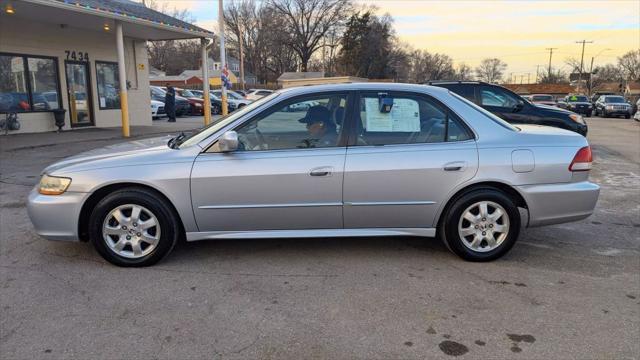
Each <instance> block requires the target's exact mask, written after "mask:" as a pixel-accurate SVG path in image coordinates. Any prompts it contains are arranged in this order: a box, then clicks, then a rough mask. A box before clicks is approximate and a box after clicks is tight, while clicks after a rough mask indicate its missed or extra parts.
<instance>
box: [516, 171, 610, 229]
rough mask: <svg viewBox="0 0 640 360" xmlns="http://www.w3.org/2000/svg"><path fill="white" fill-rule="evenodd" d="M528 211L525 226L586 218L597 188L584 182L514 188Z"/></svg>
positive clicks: (595, 196) (591, 210) (597, 192)
mask: <svg viewBox="0 0 640 360" xmlns="http://www.w3.org/2000/svg"><path fill="white" fill-rule="evenodd" d="M518 190H519V191H520V193H521V194H522V196H523V197H524V199H525V201H526V202H527V206H528V208H529V226H530V227H533V226H542V225H551V224H560V223H565V222H571V221H577V220H582V219H584V218H587V217H589V216H590V215H591V214H592V213H593V210H594V209H595V207H596V203H597V202H598V196H599V194H600V186H598V185H596V184H593V183H590V182H588V181H583V182H577V183H566V184H543V185H524V186H518Z"/></svg>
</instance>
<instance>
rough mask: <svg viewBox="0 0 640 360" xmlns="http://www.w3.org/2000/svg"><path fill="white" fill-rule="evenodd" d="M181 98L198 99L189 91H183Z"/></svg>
mask: <svg viewBox="0 0 640 360" xmlns="http://www.w3.org/2000/svg"><path fill="white" fill-rule="evenodd" d="M180 96H183V97H196V96H195V95H193V93H192V92H191V91H189V90H182V91H181V94H180Z"/></svg>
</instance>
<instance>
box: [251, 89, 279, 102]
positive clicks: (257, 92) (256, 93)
mask: <svg viewBox="0 0 640 360" xmlns="http://www.w3.org/2000/svg"><path fill="white" fill-rule="evenodd" d="M249 91H250V92H249V93H248V94H247V99H248V100H258V99H260V98H263V97H265V96H267V95H270V94H272V93H273V90H267V89H251V90H249Z"/></svg>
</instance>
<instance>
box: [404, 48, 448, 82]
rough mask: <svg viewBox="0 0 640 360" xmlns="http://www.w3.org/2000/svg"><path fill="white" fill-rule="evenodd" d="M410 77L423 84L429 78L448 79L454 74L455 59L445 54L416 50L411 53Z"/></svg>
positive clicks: (411, 79)
mask: <svg viewBox="0 0 640 360" xmlns="http://www.w3.org/2000/svg"><path fill="white" fill-rule="evenodd" d="M409 59H410V62H411V69H410V72H409V79H410V81H412V82H415V83H418V84H421V83H424V82H427V81H429V80H447V79H451V78H453V76H454V69H453V60H452V59H451V58H450V57H449V56H447V55H445V54H438V53H434V54H432V53H430V52H428V51H426V50H414V51H413V52H412V53H411V54H410V55H409Z"/></svg>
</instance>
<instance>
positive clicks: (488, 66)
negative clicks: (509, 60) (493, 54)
mask: <svg viewBox="0 0 640 360" xmlns="http://www.w3.org/2000/svg"><path fill="white" fill-rule="evenodd" d="M506 69H507V64H506V63H504V62H503V61H502V60H500V59H496V58H493V59H484V60H482V61H481V62H480V65H478V66H477V67H476V77H478V79H479V80H480V81H485V82H488V83H496V82H499V81H500V80H502V76H503V75H504V71H505V70H506Z"/></svg>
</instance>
